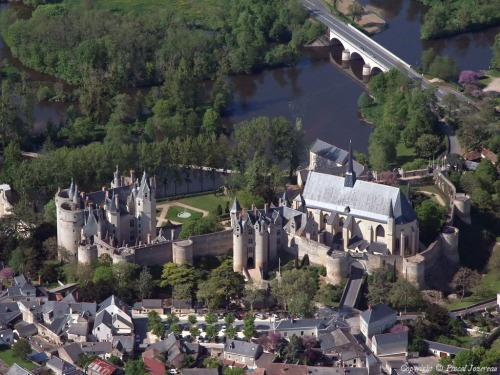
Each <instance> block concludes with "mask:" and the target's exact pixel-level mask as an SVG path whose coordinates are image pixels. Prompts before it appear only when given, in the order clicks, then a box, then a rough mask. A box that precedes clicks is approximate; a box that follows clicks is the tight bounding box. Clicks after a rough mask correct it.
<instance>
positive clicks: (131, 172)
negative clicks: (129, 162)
mask: <svg viewBox="0 0 500 375" xmlns="http://www.w3.org/2000/svg"><path fill="white" fill-rule="evenodd" d="M130 179H131V180H132V181H131V185H133V184H134V182H135V171H134V170H133V169H131V170H130Z"/></svg>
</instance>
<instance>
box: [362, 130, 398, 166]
mask: <svg viewBox="0 0 500 375" xmlns="http://www.w3.org/2000/svg"><path fill="white" fill-rule="evenodd" d="M398 140H399V135H398V132H397V131H395V129H394V128H393V127H389V126H378V127H376V128H375V130H374V131H373V133H372V134H371V135H370V144H369V146H368V152H369V154H370V164H371V165H372V167H373V169H374V170H376V171H377V172H383V171H387V170H390V169H392V166H393V165H394V163H395V161H396V156H397V154H396V145H397V143H398Z"/></svg>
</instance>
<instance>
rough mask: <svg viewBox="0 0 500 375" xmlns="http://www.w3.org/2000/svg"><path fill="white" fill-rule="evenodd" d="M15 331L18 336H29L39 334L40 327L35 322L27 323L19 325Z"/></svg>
mask: <svg viewBox="0 0 500 375" xmlns="http://www.w3.org/2000/svg"><path fill="white" fill-rule="evenodd" d="M14 333H16V334H17V336H18V337H22V338H28V337H31V336H35V335H36V334H38V328H37V327H36V325H34V324H33V323H30V324H25V325H22V326H18V327H17V328H16V329H15V330H14Z"/></svg>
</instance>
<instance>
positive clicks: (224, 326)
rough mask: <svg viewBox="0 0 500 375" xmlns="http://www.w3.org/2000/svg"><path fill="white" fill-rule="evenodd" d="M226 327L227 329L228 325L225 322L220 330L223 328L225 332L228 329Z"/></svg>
mask: <svg viewBox="0 0 500 375" xmlns="http://www.w3.org/2000/svg"><path fill="white" fill-rule="evenodd" d="M226 329H227V325H225V324H223V325H222V326H221V327H220V330H221V331H222V332H225V331H226Z"/></svg>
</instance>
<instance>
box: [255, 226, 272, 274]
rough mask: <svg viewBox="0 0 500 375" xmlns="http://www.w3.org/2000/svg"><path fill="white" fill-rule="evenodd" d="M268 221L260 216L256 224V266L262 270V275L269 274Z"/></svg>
mask: <svg viewBox="0 0 500 375" xmlns="http://www.w3.org/2000/svg"><path fill="white" fill-rule="evenodd" d="M267 230H268V227H267V222H266V220H265V219H264V218H263V217H260V218H259V219H258V220H257V222H256V225H255V267H256V268H257V269H258V270H260V271H261V272H262V274H261V276H262V277H264V276H266V275H267V266H268V257H269V232H268V231H267Z"/></svg>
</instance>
